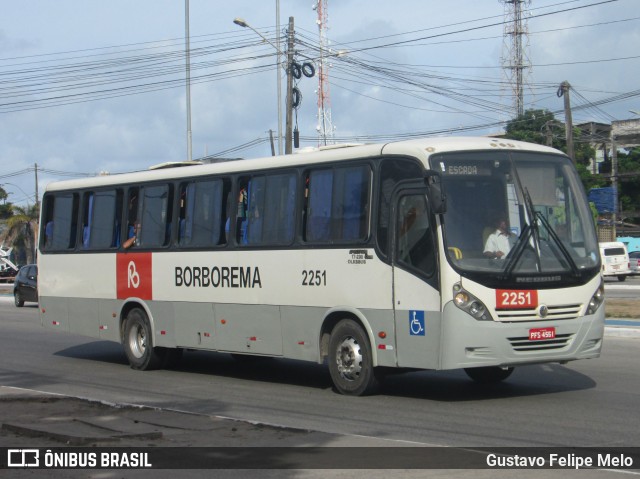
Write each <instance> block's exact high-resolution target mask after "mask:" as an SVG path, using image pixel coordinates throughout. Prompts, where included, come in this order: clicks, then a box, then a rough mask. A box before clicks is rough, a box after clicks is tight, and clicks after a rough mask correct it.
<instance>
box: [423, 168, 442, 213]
mask: <svg viewBox="0 0 640 479" xmlns="http://www.w3.org/2000/svg"><path fill="white" fill-rule="evenodd" d="M424 183H425V185H426V186H427V188H428V196H429V204H430V205H431V211H433V213H434V214H436V215H441V214H444V213H446V211H447V195H446V193H445V191H444V188H443V186H442V175H440V173H438V172H437V171H433V170H429V171H427V172H425V176H424Z"/></svg>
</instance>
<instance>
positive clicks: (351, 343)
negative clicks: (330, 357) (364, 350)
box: [336, 337, 362, 381]
mask: <svg viewBox="0 0 640 479" xmlns="http://www.w3.org/2000/svg"><path fill="white" fill-rule="evenodd" d="M360 351H361V349H360V345H359V344H358V341H356V340H355V339H354V338H352V337H348V338H345V339H344V341H342V343H341V344H340V346H338V349H337V350H336V364H337V366H338V372H339V373H340V376H342V377H343V378H344V379H346V380H347V381H355V380H357V379H358V378H359V377H360V373H361V372H362V354H361V352H360Z"/></svg>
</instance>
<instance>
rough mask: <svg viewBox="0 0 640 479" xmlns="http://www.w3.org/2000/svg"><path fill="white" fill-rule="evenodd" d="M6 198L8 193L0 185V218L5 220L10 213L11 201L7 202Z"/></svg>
mask: <svg viewBox="0 0 640 479" xmlns="http://www.w3.org/2000/svg"><path fill="white" fill-rule="evenodd" d="M7 198H9V193H7V192H6V190H5V189H4V188H3V187H2V186H0V201H1V202H2V204H0V220H6V219H7V218H9V216H11V214H12V213H11V203H7Z"/></svg>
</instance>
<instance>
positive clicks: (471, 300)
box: [453, 283, 491, 321]
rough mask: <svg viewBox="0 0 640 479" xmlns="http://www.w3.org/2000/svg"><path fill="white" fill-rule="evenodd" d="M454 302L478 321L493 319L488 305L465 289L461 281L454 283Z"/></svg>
mask: <svg viewBox="0 0 640 479" xmlns="http://www.w3.org/2000/svg"><path fill="white" fill-rule="evenodd" d="M453 302H454V303H455V305H456V306H457V307H458V308H460V309H461V310H463V311H465V312H466V313H469V314H470V315H471V316H473V317H474V318H475V319H477V320H478V321H491V315H490V314H489V311H488V310H487V307H486V306H485V305H484V304H483V303H482V301H480V300H479V299H478V298H476V297H475V296H474V295H472V294H471V293H469V292H468V291H466V290H465V289H463V288H462V285H461V284H460V283H456V284H454V285H453Z"/></svg>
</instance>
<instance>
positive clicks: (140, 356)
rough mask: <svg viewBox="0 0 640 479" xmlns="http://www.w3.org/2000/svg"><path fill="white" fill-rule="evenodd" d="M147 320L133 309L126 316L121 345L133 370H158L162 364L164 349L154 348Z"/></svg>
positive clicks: (140, 312) (143, 314) (140, 311)
mask: <svg viewBox="0 0 640 479" xmlns="http://www.w3.org/2000/svg"><path fill="white" fill-rule="evenodd" d="M152 337H153V336H152V334H151V325H150V324H149V319H148V318H147V315H146V314H145V312H144V311H143V310H141V309H140V308H133V309H132V310H131V311H129V314H127V319H126V322H125V326H124V336H123V339H122V343H123V346H124V351H125V353H126V355H127V359H128V360H129V364H130V365H131V367H132V368H133V369H138V370H141V371H146V370H151V369H158V368H160V367H162V364H163V362H164V354H163V353H164V352H166V351H165V350H164V348H154V347H153V340H152Z"/></svg>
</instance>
